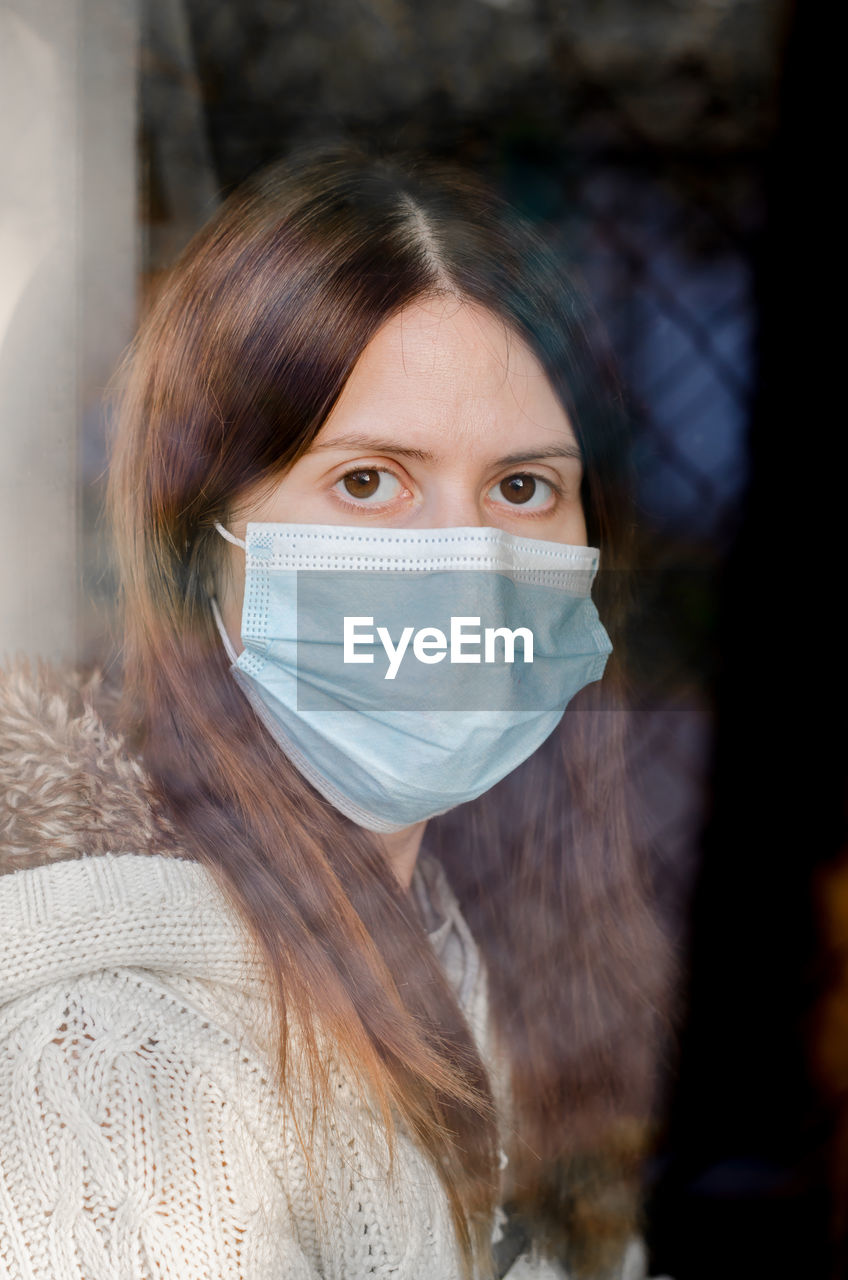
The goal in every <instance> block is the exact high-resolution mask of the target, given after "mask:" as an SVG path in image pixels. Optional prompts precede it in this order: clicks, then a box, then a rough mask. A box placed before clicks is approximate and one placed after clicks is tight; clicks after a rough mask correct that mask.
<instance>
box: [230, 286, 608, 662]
mask: <svg viewBox="0 0 848 1280" xmlns="http://www.w3.org/2000/svg"><path fill="white" fill-rule="evenodd" d="M581 479H582V463H581V458H580V449H579V446H578V444H577V438H576V436H575V434H574V431H573V428H572V426H571V423H570V422H569V419H568V415H567V414H566V412H565V410H564V409H563V407H562V405H561V404H560V402H559V400H558V398H557V396H556V395H555V393H554V391H553V389H552V387H551V385H550V383H549V382H548V379H547V377H546V375H545V373H544V371H543V369H542V366H541V365H540V363H539V361H538V360H537V359H536V357H535V356H534V355H533V353H532V352H531V351H530V349H529V348H528V347H527V346H526V345H525V343H524V342H523V341H522V339H521V338H519V337H518V335H517V334H515V333H513V332H511V331H507V330H506V329H505V327H504V324H503V322H502V321H501V320H500V319H499V318H498V317H497V316H494V315H492V314H491V313H490V312H488V311H486V310H485V309H484V308H482V307H480V306H478V305H476V304H473V303H468V302H461V301H459V300H458V299H456V298H445V297H433V298H422V299H419V300H417V301H415V302H413V303H411V304H410V305H409V306H407V307H405V308H404V309H403V310H402V311H401V312H399V313H398V315H396V316H394V317H393V318H392V319H391V320H389V321H387V322H386V324H385V325H384V326H383V327H382V329H380V330H379V332H378V333H377V334H376V336H375V337H374V338H372V340H371V342H370V343H369V344H368V346H367V347H366V348H365V350H364V352H363V354H362V356H361V357H360V359H359V361H358V362H357V364H356V366H355V368H354V370H353V372H352V374H351V375H350V377H349V378H348V381H347V383H346V384H345V387H344V390H343V392H342V394H341V396H340V397H339V399H338V401H337V402H336V404H335V406H334V407H333V410H332V412H331V413H330V415H329V417H328V418H327V420H326V422H325V423H324V425H323V427H322V428H321V430H320V431H319V432H318V435H317V436H316V438H315V440H314V441H313V443H312V445H311V447H310V448H309V450H308V452H307V453H305V454H304V455H303V457H301V458H299V459H298V461H297V462H296V463H295V464H294V466H292V467H291V468H290V469H289V470H288V471H287V472H286V473H285V475H283V476H282V477H281V478H280V479H279V480H277V482H276V483H275V485H274V487H273V488H272V489H271V490H270V491H269V489H268V487H267V485H264V486H262V488H261V491H260V490H257V491H256V492H255V494H254V495H248V496H247V498H246V500H244V501H243V502H242V503H241V504H240V505H239V507H238V509H237V510H236V511H234V513H233V516H232V519H231V521H230V524H229V528H230V531H231V532H232V533H234V534H235V535H236V536H237V537H239V538H244V535H245V528H246V525H247V523H248V521H270V522H275V523H277V522H282V523H299V524H300V523H305V524H346V525H355V524H363V525H384V526H386V527H387V528H422V529H425V528H426V529H433V528H443V527H447V526H469V525H471V526H479V527H483V526H488V527H492V526H494V527H496V528H499V529H504V530H506V531H507V532H509V533H515V534H520V535H522V536H524V537H528V538H544V539H548V540H550V541H554V542H565V543H571V544H572V545H580V546H585V544H586V521H585V517H584V513H583V505H582V502H581V497H580V482H581ZM228 551H229V553H230V567H231V570H232V572H231V573H230V574H228V575H227V579H228V580H227V581H226V583H225V584H223V589H222V591H221V592H220V595H221V600H220V603H221V610H222V614H223V618H224V622H225V625H226V627H227V631H228V632H229V634H230V638H231V639H232V641H233V644H234V646H235V648H236V650H237V651H240V650H241V648H242V644H241V636H240V630H241V603H242V597H243V594H244V553H243V552H242V551H241V550H240V549H239V548H236V547H232V546H229V545H228Z"/></svg>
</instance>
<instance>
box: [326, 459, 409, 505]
mask: <svg viewBox="0 0 848 1280" xmlns="http://www.w3.org/2000/svg"><path fill="white" fill-rule="evenodd" d="M342 485H344V488H345V492H346V493H347V495H348V497H350V498H355V499H356V505H362V506H369V507H376V506H382V504H383V503H385V502H391V501H392V500H393V499H395V498H398V497H400V495H401V493H402V491H403V485H402V484H401V482H400V481H399V480H398V478H397V476H395V475H392V473H391V471H386V470H385V469H384V468H383V467H357V468H356V470H355V471H348V472H347V473H346V474H345V475H343V476H342V477H341V479H339V480H337V481H336V483H335V484H334V485H333V488H334V489H336V490H337V491H338V493H339V494H341V486H342ZM372 499H373V501H372ZM350 505H351V504H350V503H348V506H350Z"/></svg>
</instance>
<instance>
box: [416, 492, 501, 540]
mask: <svg viewBox="0 0 848 1280" xmlns="http://www.w3.org/2000/svg"><path fill="white" fill-rule="evenodd" d="M416 523H417V524H418V525H419V527H420V528H425V529H450V528H482V527H483V526H484V525H485V524H486V519H485V516H484V513H483V511H482V510H481V508H480V504H479V500H478V495H477V493H476V490H475V489H474V488H473V487H472V486H471V485H470V484H468V483H464V484H463V483H461V482H459V481H456V482H453V483H448V482H445V483H443V484H437V485H434V486H433V487H432V488H431V490H430V492H429V493H428V494H427V497H426V500H425V502H424V503H423V505H422V506H421V508H420V509H419V511H418V520H417V521H416Z"/></svg>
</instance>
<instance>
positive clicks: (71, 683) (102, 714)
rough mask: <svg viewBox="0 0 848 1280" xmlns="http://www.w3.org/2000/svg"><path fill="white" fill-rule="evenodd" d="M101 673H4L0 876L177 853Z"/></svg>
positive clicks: (18, 667)
mask: <svg viewBox="0 0 848 1280" xmlns="http://www.w3.org/2000/svg"><path fill="white" fill-rule="evenodd" d="M118 701H119V693H118V690H117V689H116V688H115V687H114V686H113V685H112V684H111V683H110V682H109V681H108V680H106V679H105V678H104V677H103V675H102V673H100V672H98V671H93V672H89V673H83V672H80V671H75V670H70V669H65V668H58V667H48V666H46V665H43V664H42V665H34V664H33V665H30V664H26V663H17V664H15V665H13V666H8V667H3V668H0V877H1V876H3V875H5V874H7V873H8V872H12V871H18V870H23V869H28V868H33V867H40V866H43V865H44V864H46V863H52V862H62V861H66V860H69V859H74V858H81V857H84V856H86V855H91V854H98V853H105V852H114V851H116V850H118V851H134V852H138V853H148V852H154V851H157V852H169V851H173V852H176V851H177V849H176V846H177V841H176V838H175V837H174V835H173V833H172V832H171V831H170V830H169V829H168V827H167V824H166V823H165V822H164V821H163V820H162V819H161V818H160V817H159V816H158V815H157V814H156V813H155V812H154V810H153V808H152V806H151V802H150V796H149V791H148V787H147V781H146V778H145V775H144V770H143V769H142V767H141V765H140V763H139V762H138V760H136V759H134V758H133V756H132V755H131V753H130V752H129V751H128V750H127V748H126V745H125V743H124V740H123V738H122V736H121V734H120V733H119V732H118V731H117V729H116V728H115V727H114V725H115V720H116V718H117V717H116V710H117V704H118Z"/></svg>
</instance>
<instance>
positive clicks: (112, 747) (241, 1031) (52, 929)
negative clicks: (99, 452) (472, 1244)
mask: <svg viewBox="0 0 848 1280" xmlns="http://www.w3.org/2000/svg"><path fill="white" fill-rule="evenodd" d="M4 693H7V691H4V690H3V689H2V688H0V729H3V728H5V729H6V730H7V732H9V733H11V737H12V738H13V739H15V740H16V741H17V743H18V746H17V747H16V752H17V754H15V755H14V757H13V759H14V764H13V765H9V761H10V759H12V757H10V756H9V754H8V752H7V754H6V756H4V755H3V748H2V746H1V745H0V797H2V796H3V795H4V794H5V806H6V807H5V810H4V809H3V808H2V805H0V837H2V836H3V834H4V833H5V834H6V835H7V836H9V838H8V839H7V841H6V843H5V845H4V844H3V840H2V838H0V1280H241V1278H243V1280H317V1278H318V1277H322V1278H326V1280H331V1278H332V1280H365V1278H366V1277H372V1276H374V1277H378V1276H384V1277H388V1276H391V1277H393V1278H394V1280H459V1276H460V1265H459V1258H458V1255H457V1250H456V1244H455V1236H454V1232H453V1229H452V1225H451V1221H450V1216H449V1213H448V1207H447V1200H446V1197H445V1195H444V1192H443V1190H442V1187H441V1184H440V1182H439V1180H438V1178H437V1176H436V1174H435V1172H434V1170H433V1169H432V1167H431V1166H430V1165H429V1163H428V1161H427V1159H426V1158H425V1157H424V1155H423V1154H422V1153H421V1152H420V1151H419V1150H418V1148H417V1147H416V1145H415V1144H414V1143H413V1142H412V1141H411V1140H409V1139H408V1138H407V1137H405V1136H404V1134H403V1133H401V1134H400V1135H399V1145H398V1149H397V1154H396V1165H395V1170H394V1176H393V1179H390V1178H389V1177H388V1175H387V1170H386V1162H385V1152H384V1150H383V1148H382V1144H381V1142H380V1140H379V1127H378V1126H375V1125H374V1124H373V1116H372V1115H371V1114H370V1112H369V1109H368V1106H367V1104H366V1102H365V1100H364V1099H363V1097H362V1095H361V1093H360V1092H358V1091H357V1089H356V1088H355V1087H354V1085H353V1083H352V1081H350V1080H349V1078H348V1076H347V1074H346V1072H345V1070H344V1069H343V1067H342V1065H341V1063H340V1062H338V1061H336V1059H335V1056H334V1054H333V1049H332V1046H328V1047H327V1053H328V1059H329V1061H330V1065H331V1069H332V1071H333V1072H334V1075H333V1080H334V1083H335V1085H336V1090H337V1100H338V1103H339V1105H338V1106H337V1107H335V1108H333V1116H332V1119H331V1120H330V1121H329V1123H326V1124H324V1123H323V1122H321V1123H320V1124H319V1127H318V1129H317V1130H316V1131H315V1132H314V1133H313V1134H312V1137H311V1139H310V1143H309V1144H307V1145H309V1147H310V1153H311V1159H312V1161H313V1166H312V1169H311V1171H310V1170H309V1169H308V1168H307V1163H306V1159H305V1157H304V1152H303V1147H302V1144H301V1142H300V1141H299V1140H298V1128H300V1131H301V1132H304V1131H305V1130H304V1126H305V1125H306V1124H307V1123H308V1119H309V1116H308V1114H307V1113H308V1112H309V1100H308V1097H306V1096H304V1097H303V1098H302V1106H301V1107H300V1110H298V1108H297V1105H296V1104H293V1110H291V1111H288V1110H287V1109H286V1107H284V1106H283V1105H282V1104H281V1102H280V1099H279V1096H278V1094H277V1092H276V1090H274V1089H272V1087H271V1085H270V1083H269V1077H270V1065H269V1063H270V1060H269V1056H268V1050H269V1045H270V1026H269V1022H268V1008H269V1002H268V1000H267V998H266V996H267V990H266V988H265V987H264V976H263V973H262V970H261V966H259V964H258V963H257V961H256V960H255V957H254V953H253V952H252V951H251V950H250V948H249V947H248V945H247V944H246V939H245V934H244V933H243V931H242V928H241V924H240V921H237V920H236V918H235V917H234V914H233V912H232V909H231V908H230V907H229V905H228V904H227V903H226V901H225V899H224V898H223V895H222V894H221V893H220V891H219V890H218V887H217V885H216V884H215V882H214V879H213V878H212V876H211V874H210V873H209V872H208V871H206V869H205V868H203V867H202V866H201V865H199V864H198V863H196V862H192V861H188V860H181V859H179V858H176V857H169V856H163V855H162V854H158V853H151V852H149V851H148V852H144V853H139V852H133V851H127V852H124V851H121V850H119V849H115V850H112V851H108V850H100V849H98V850H97V852H96V853H94V854H92V855H89V856H80V855H79V851H78V850H77V851H76V852H74V850H73V849H72V848H71V840H70V835H69V833H71V834H72V833H73V831H74V828H75V826H78V825H79V824H80V823H84V821H85V806H84V805H81V806H77V807H74V804H72V803H71V804H68V803H67V795H66V793H67V790H68V777H67V776H64V775H63V776H62V778H61V782H60V785H59V790H60V792H61V793H62V795H63V796H65V801H63V805H64V807H63V808H62V814H63V821H61V822H59V823H58V825H55V824H54V828H51V823H54V820H55V818H56V814H55V813H54V812H53V811H54V809H55V805H54V804H53V794H52V793H51V791H50V787H51V786H52V782H51V777H52V775H51V772H50V770H51V765H50V763H49V762H48V763H45V760H44V758H43V750H42V754H41V756H39V754H38V753H36V754H35V756H33V754H32V753H31V752H27V751H26V750H23V749H21V747H20V738H21V735H22V734H24V730H21V729H20V724H19V720H18V719H16V718H15V716H17V711H18V710H19V709H20V708H19V707H18V703H14V708H13V710H14V715H13V716H12V717H11V723H12V728H11V730H9V729H8V724H9V723H10V721H9V716H8V705H7V706H6V708H5V712H6V713H7V715H6V721H7V723H6V724H5V725H4V722H3V716H4V707H3V705H2V700H3V696H4ZM47 710H48V711H49V712H50V714H51V715H53V718H54V721H55V723H53V725H52V729H50V727H48V732H47V738H46V739H45V741H48V740H49V741H50V742H51V743H54V744H55V743H56V742H58V743H59V750H60V755H61V758H62V768H64V766H65V765H67V764H68V761H69V760H71V761H72V763H73V768H77V763H78V762H77V761H75V760H74V757H73V750H75V749H76V746H68V742H69V741H70V740H71V739H73V743H75V744H76V745H77V746H78V745H79V744H78V742H77V739H78V738H79V737H80V735H81V736H82V738H83V739H86V740H89V739H91V734H92V732H94V734H95V738H94V741H95V746H96V750H95V752H94V756H95V757H96V759H97V769H98V771H99V774H98V778H97V779H96V780H95V784H94V786H93V789H92V777H91V775H90V773H89V772H87V770H86V769H83V770H82V771H81V772H80V777H83V776H84V777H85V787H87V788H88V791H87V792H86V793H85V795H84V796H82V797H81V798H82V799H83V800H84V799H85V798H86V796H87V798H88V800H89V805H90V806H91V805H92V804H95V805H96V804H101V803H103V798H102V794H101V792H100V791H98V786H99V784H100V782H102V781H103V778H104V777H106V778H107V780H108V778H109V775H110V770H111V772H112V774H113V775H114V776H112V777H111V781H110V783H109V787H108V788H107V790H106V791H105V793H103V794H105V795H107V796H109V797H112V798H114V796H115V795H116V794H119V793H120V792H121V788H122V787H124V786H127V785H128V786H129V790H128V791H127V800H126V803H127V805H128V806H129V805H130V804H131V801H132V796H131V790H132V781H133V779H132V777H131V776H130V777H129V782H128V775H127V774H126V772H124V773H121V770H124V763H123V762H122V760H121V762H120V763H119V764H116V763H115V762H116V761H118V760H119V756H118V755H117V754H116V753H117V747H116V744H115V741H114V740H113V739H110V738H109V737H108V736H107V735H105V731H102V725H100V727H99V728H98V727H96V726H95V727H94V728H93V724H94V722H93V721H92V723H90V724H88V725H87V726H85V725H83V729H82V730H81V731H80V724H81V723H82V722H81V721H80V720H79V719H77V720H74V719H73V717H72V716H70V714H69V713H68V711H67V707H66V706H65V708H64V709H63V708H62V707H61V706H60V704H59V703H58V702H54V703H53V704H50V705H49V706H48V707H47ZM40 711H41V712H42V713H43V712H44V707H41V708H40ZM27 714H28V713H27ZM24 718H25V717H24ZM97 723H98V725H99V722H97ZM98 735H99V736H98ZM8 740H9V739H8V738H7V739H6V741H8ZM42 748H43V743H42ZM110 753H111V763H110ZM48 754H49V748H48ZM83 754H84V753H83ZM4 761H5V763H6V765H9V767H8V768H7V769H6V773H5V776H4ZM45 771H46V772H45ZM60 772H61V769H60ZM78 772H79V770H78ZM119 775H120V776H119ZM4 789H5V790H4ZM34 796H37V802H36V808H37V806H38V805H40V806H41V809H40V810H39V811H38V812H37V813H36V817H35V819H34V825H35V826H37V827H38V828H39V832H40V836H41V837H43V836H44V833H45V832H48V834H49V832H50V830H51V829H53V836H52V839H53V845H52V846H51V848H52V854H51V855H49V856H48V857H47V859H46V860H43V859H35V862H34V864H33V859H32V858H26V857H23V856H22V852H24V851H25V850H24V847H23V846H22V845H20V844H19V843H15V839H16V838H17V837H16V835H15V833H16V832H17V833H18V836H19V833H20V829H21V825H22V824H21V817H20V813H21V805H22V804H24V803H25V802H26V797H29V799H30V802H31V803H33V801H32V798H33V797H34ZM77 798H78V799H80V797H79V796H78V797H77ZM4 813H5V814H6V815H11V817H8V816H7V817H5V818H4V816H3V815H4ZM126 814H127V822H128V825H129V827H130V828H132V827H133V825H135V826H136V827H137V826H138V822H137V821H136V818H135V817H134V816H133V815H131V814H130V813H129V809H127V810H126ZM45 815H46V816H45ZM81 815H82V816H81ZM136 816H137V815H136ZM89 820H90V819H89ZM31 825H32V824H31ZM10 832H11V833H12V834H11V835H9V833H10ZM51 857H52V860H51ZM413 894H414V895H415V897H416V899H417V902H418V905H419V909H420V910H421V912H422V917H423V919H424V920H425V922H427V928H428V932H429V937H430V941H431V943H432V945H433V947H434V948H435V949H436V952H437V954H438V955H439V957H440V959H441V962H442V964H443V965H444V967H445V970H446V972H447V974H448V977H449V979H450V981H451V983H452V984H453V986H454V988H455V990H456V992H457V996H458V1000H459V1003H460V1006H461V1008H462V1009H463V1010H464V1012H465V1014H466V1016H467V1018H468V1020H469V1025H470V1027H471V1029H472V1031H473V1033H474V1035H475V1037H476V1039H477V1041H478V1044H479V1046H480V1048H481V1051H482V1052H483V1053H484V1055H485V1057H484V1061H487V1062H491V1061H492V1058H491V1045H490V1043H489V1040H488V1031H487V1001H486V979H485V971H484V969H483V966H482V963H481V958H480V955H479V953H478V951H477V948H476V946H475V944H474V941H473V939H472V937H471V934H470V932H469V930H468V928H467V926H466V924H465V922H464V920H463V919H462V916H461V914H460V912H459V908H458V904H457V902H456V899H455V897H454V895H453V893H452V892H451V890H450V887H449V885H448V883H447V880H446V878H445V876H444V873H443V872H442V870H441V867H440V866H439V864H438V863H436V862H435V860H433V859H431V858H428V857H427V856H426V855H422V857H421V859H420V860H419V865H418V868H417V870H416V873H415V877H414V880H413ZM291 1063H292V1070H297V1055H296V1053H294V1054H293V1055H292V1058H291ZM375 1132H376V1137H375ZM310 1173H311V1176H310ZM316 1185H317V1186H318V1187H319V1189H320V1195H318V1196H316V1195H315V1194H314V1193H313V1191H312V1190H311V1188H312V1187H315V1186H316ZM494 1228H495V1232H496V1233H497V1230H498V1227H497V1224H494ZM507 1274H508V1276H509V1277H510V1280H553V1278H554V1277H557V1276H561V1275H562V1272H561V1271H560V1270H559V1269H558V1268H555V1267H553V1266H551V1265H550V1264H547V1263H545V1262H543V1261H540V1260H536V1259H532V1258H530V1257H527V1256H524V1257H522V1258H520V1259H518V1261H516V1262H515V1263H514V1264H513V1265H512V1267H511V1269H510V1270H509V1271H508V1273H507ZM620 1275H621V1277H622V1280H639V1278H640V1277H642V1276H643V1275H644V1251H643V1249H642V1247H641V1244H640V1242H638V1241H634V1242H633V1244H632V1246H631V1249H630V1250H629V1251H628V1254H627V1256H626V1257H625V1259H624V1260H623V1262H622V1268H621V1272H620Z"/></svg>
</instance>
